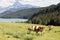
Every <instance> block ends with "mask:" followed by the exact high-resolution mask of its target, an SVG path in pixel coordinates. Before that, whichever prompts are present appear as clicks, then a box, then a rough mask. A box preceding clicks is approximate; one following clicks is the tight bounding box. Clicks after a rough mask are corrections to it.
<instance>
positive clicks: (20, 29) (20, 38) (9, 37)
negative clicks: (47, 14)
mask: <svg viewBox="0 0 60 40" xmlns="http://www.w3.org/2000/svg"><path fill="white" fill-rule="evenodd" d="M33 25H37V24H28V23H8V22H0V40H60V27H57V26H56V27H54V29H53V30H52V31H50V32H49V31H48V27H47V26H45V27H46V28H45V34H44V36H41V33H40V32H39V33H38V34H39V35H36V33H35V32H31V33H29V31H28V30H27V28H28V27H31V26H33Z"/></svg>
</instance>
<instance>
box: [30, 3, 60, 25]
mask: <svg viewBox="0 0 60 40" xmlns="http://www.w3.org/2000/svg"><path fill="white" fill-rule="evenodd" d="M29 22H31V23H35V24H46V25H48V24H49V25H60V3H59V4H57V5H51V6H48V7H44V8H41V9H40V10H39V12H38V13H37V14H34V15H33V16H32V17H31V18H30V19H29Z"/></svg>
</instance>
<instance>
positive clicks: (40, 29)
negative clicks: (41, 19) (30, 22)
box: [28, 26, 45, 35]
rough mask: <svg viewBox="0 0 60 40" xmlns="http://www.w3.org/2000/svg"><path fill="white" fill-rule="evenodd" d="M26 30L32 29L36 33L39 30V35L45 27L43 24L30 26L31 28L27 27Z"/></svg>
mask: <svg viewBox="0 0 60 40" xmlns="http://www.w3.org/2000/svg"><path fill="white" fill-rule="evenodd" d="M28 30H29V31H34V32H36V33H38V32H41V35H43V34H44V32H45V27H44V26H32V27H31V28H28Z"/></svg>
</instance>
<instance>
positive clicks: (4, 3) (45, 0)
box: [0, 0, 60, 7]
mask: <svg viewBox="0 0 60 40" xmlns="http://www.w3.org/2000/svg"><path fill="white" fill-rule="evenodd" d="M16 1H19V2H20V3H21V4H23V5H25V4H30V5H34V6H40V7H45V6H49V5H52V4H57V3H59V2H60V0H0V7H8V6H11V5H13V4H14V3H15V2H16Z"/></svg>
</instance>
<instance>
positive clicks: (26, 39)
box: [24, 37, 33, 40]
mask: <svg viewBox="0 0 60 40" xmlns="http://www.w3.org/2000/svg"><path fill="white" fill-rule="evenodd" d="M24 40H33V37H26V38H25V39H24Z"/></svg>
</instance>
